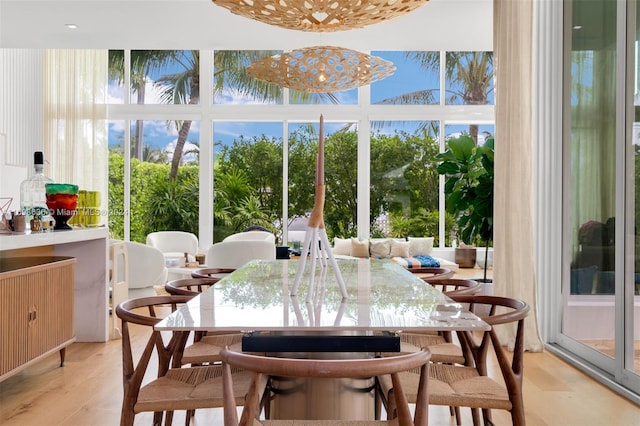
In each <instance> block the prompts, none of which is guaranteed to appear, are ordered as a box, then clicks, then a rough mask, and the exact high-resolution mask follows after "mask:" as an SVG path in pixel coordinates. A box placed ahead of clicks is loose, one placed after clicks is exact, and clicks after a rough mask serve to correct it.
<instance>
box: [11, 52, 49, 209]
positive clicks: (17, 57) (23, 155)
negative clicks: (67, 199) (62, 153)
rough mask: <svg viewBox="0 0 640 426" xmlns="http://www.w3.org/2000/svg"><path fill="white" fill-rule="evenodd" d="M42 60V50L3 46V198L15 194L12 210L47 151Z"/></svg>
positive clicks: (18, 203)
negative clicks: (39, 154) (38, 155)
mask: <svg viewBox="0 0 640 426" xmlns="http://www.w3.org/2000/svg"><path fill="white" fill-rule="evenodd" d="M42 59H43V55H42V50H41V49H0V151H1V152H0V197H13V199H14V200H13V202H12V204H11V207H10V209H11V210H14V209H17V208H18V207H19V205H20V192H19V187H20V182H22V180H24V179H25V178H26V177H27V175H30V174H32V173H33V152H34V151H42V150H43V144H44V142H43V132H42V117H43V114H42V111H43V96H42V87H43V75H42V66H43V63H42ZM46 170H47V169H46V165H45V174H46Z"/></svg>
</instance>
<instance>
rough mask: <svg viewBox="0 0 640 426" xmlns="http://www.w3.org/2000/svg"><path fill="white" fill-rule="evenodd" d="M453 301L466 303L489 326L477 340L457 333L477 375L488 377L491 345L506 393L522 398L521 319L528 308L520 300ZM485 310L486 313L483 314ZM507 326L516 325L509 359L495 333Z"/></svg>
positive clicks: (477, 298)
mask: <svg viewBox="0 0 640 426" xmlns="http://www.w3.org/2000/svg"><path fill="white" fill-rule="evenodd" d="M452 299H453V300H455V301H456V302H459V303H464V304H467V305H468V308H469V310H470V311H472V312H475V313H477V314H478V315H479V316H480V317H481V318H482V319H483V320H484V321H485V322H486V323H488V324H489V325H491V329H490V330H489V331H485V332H484V333H482V335H481V337H480V338H477V337H476V335H475V334H474V333H473V332H471V331H464V332H459V333H458V337H459V338H460V340H461V344H462V346H463V347H464V348H465V350H468V351H470V353H471V355H472V356H473V359H474V361H475V364H476V368H477V369H478V371H479V372H480V374H482V375H487V370H488V369H487V352H488V350H489V343H491V346H493V349H494V352H495V355H496V358H497V360H498V365H499V366H500V371H501V372H502V376H503V378H504V380H505V383H506V385H507V388H508V389H509V393H510V394H511V395H517V394H519V395H522V370H523V361H524V320H525V318H526V317H527V315H528V314H529V309H530V308H529V305H528V304H527V303H526V302H524V301H522V300H518V299H512V298H509V297H501V296H486V295H454V296H452ZM486 310H488V313H485V311H486ZM499 310H500V312H499ZM481 311H482V313H481ZM508 324H514V325H515V343H514V348H513V353H512V355H511V360H509V356H508V355H507V353H506V352H505V350H504V349H503V347H502V343H501V342H500V339H499V338H498V334H497V332H496V326H500V325H508Z"/></svg>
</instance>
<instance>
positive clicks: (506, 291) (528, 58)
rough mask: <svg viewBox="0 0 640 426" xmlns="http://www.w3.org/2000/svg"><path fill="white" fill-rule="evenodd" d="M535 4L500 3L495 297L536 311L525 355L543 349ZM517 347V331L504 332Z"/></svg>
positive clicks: (496, 33)
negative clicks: (536, 203) (536, 202)
mask: <svg viewBox="0 0 640 426" xmlns="http://www.w3.org/2000/svg"><path fill="white" fill-rule="evenodd" d="M532 40H533V1H532V0H495V1H494V47H493V51H494V58H495V70H496V73H495V74H496V98H495V99H496V101H495V102H496V106H495V116H496V119H495V121H496V130H495V138H496V146H495V183H494V184H495V199H494V223H495V228H494V229H495V230H494V247H495V248H494V259H493V260H494V266H493V271H494V272H493V277H494V278H493V281H494V284H493V293H494V294H496V295H502V296H507V297H513V298H516V299H522V300H524V301H526V302H527V303H528V304H529V305H530V306H531V311H530V312H529V316H528V318H527V320H526V322H525V350H528V351H533V352H539V351H542V349H543V344H542V340H541V339H540V334H539V331H538V320H537V313H536V312H537V306H536V305H537V302H536V276H535V259H534V253H535V251H534V232H533V223H534V222H533V211H534V210H533V150H532V143H534V141H533V140H532V127H531V122H532V108H531V101H532V97H531V93H532V91H531V88H532V84H533V81H532V75H531V71H532V68H533V66H532V57H533V45H532ZM501 331H502V334H501V335H500V339H501V341H502V342H503V344H506V345H507V346H508V347H510V348H512V347H513V346H514V340H515V333H516V330H515V329H512V330H509V331H507V330H501Z"/></svg>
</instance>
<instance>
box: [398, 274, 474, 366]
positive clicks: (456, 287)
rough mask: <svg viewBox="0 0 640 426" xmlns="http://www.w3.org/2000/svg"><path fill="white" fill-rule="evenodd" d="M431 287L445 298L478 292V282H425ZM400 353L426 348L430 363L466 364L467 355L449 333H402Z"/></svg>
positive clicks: (465, 280) (440, 280)
mask: <svg viewBox="0 0 640 426" xmlns="http://www.w3.org/2000/svg"><path fill="white" fill-rule="evenodd" d="M425 282H427V284H429V285H431V286H432V287H436V288H439V289H440V290H441V291H442V292H443V293H444V294H445V295H446V296H449V297H455V296H459V295H464V294H476V293H477V292H479V291H480V289H481V287H480V283H478V281H474V280H469V279H459V278H448V279H439V280H433V281H426V280H425ZM400 342H401V352H411V351H415V350H418V349H420V348H421V347H428V348H429V349H430V350H431V361H432V362H446V363H453V364H467V363H468V359H467V358H468V357H469V353H465V350H464V348H463V347H462V346H461V345H458V344H456V343H455V342H454V341H453V337H452V335H451V332H436V331H433V332H402V333H400Z"/></svg>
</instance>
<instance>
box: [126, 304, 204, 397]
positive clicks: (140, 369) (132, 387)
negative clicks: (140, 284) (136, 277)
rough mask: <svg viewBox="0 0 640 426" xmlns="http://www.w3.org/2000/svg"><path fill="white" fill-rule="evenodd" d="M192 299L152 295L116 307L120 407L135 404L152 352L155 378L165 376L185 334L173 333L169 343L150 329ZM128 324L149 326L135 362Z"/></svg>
mask: <svg viewBox="0 0 640 426" xmlns="http://www.w3.org/2000/svg"><path fill="white" fill-rule="evenodd" d="M191 297H192V296H153V297H141V298H137V299H129V300H126V301H124V302H122V303H120V304H119V305H118V306H116V315H117V316H118V318H120V319H121V320H122V372H123V378H124V398H123V404H134V403H135V401H136V400H137V397H138V393H139V391H140V387H141V385H142V380H143V378H144V376H145V373H146V371H147V367H148V366H149V360H150V359H151V356H152V355H153V352H154V349H155V352H156V354H157V356H158V374H157V377H160V376H164V375H165V374H166V372H167V371H168V369H169V367H170V365H169V364H170V361H171V358H172V356H173V355H174V354H175V353H176V352H178V351H180V350H181V348H182V347H184V344H185V343H186V337H187V336H188V335H181V334H173V335H172V336H171V339H170V340H169V342H168V343H165V342H164V340H163V338H162V333H161V332H160V331H157V330H155V329H154V328H153V326H154V325H156V324H157V323H158V322H160V321H161V320H162V318H163V317H165V316H166V315H168V314H169V313H171V312H173V311H175V310H176V308H177V306H178V304H181V303H186V302H188V301H189V300H190V299H191ZM129 324H137V325H143V326H147V327H149V329H150V330H149V332H150V334H149V340H148V341H147V344H146V346H145V347H144V350H143V351H142V353H141V355H140V357H139V359H138V360H137V362H134V359H133V350H132V345H131V334H130V331H129Z"/></svg>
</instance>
